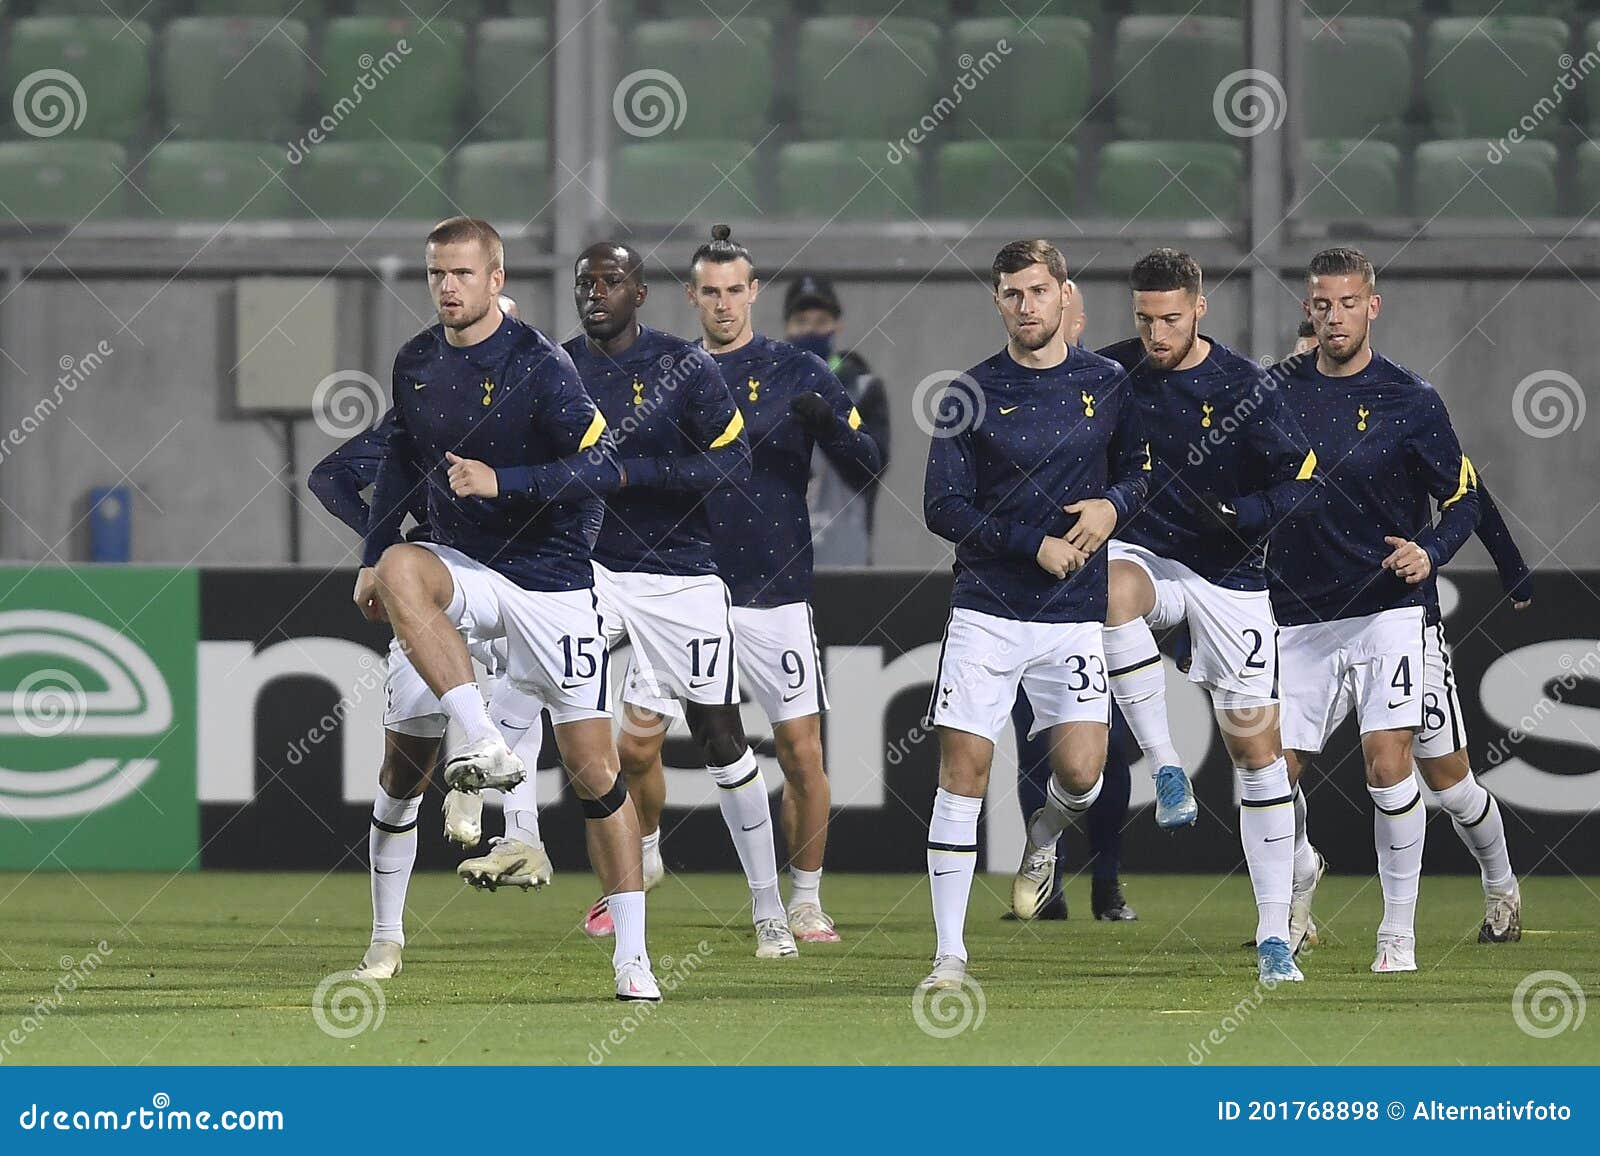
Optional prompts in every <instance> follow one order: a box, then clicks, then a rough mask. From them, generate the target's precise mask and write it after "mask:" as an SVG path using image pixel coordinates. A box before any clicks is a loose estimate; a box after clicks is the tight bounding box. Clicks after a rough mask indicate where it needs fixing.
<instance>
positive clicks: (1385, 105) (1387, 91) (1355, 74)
mask: <svg viewBox="0 0 1600 1156" xmlns="http://www.w3.org/2000/svg"><path fill="white" fill-rule="evenodd" d="M1301 28H1302V35H1303V36H1304V38H1305V39H1304V41H1303V42H1302V44H1303V56H1302V58H1303V59H1304V61H1305V70H1306V71H1305V88H1304V91H1305V93H1306V100H1305V104H1304V114H1305V124H1304V131H1305V133H1306V135H1307V136H1308V137H1313V138H1315V137H1328V138H1332V137H1364V136H1366V135H1367V134H1368V133H1370V132H1372V131H1373V129H1374V128H1376V129H1377V132H1376V134H1375V135H1377V136H1379V137H1381V138H1385V139H1392V138H1394V137H1395V136H1397V135H1398V134H1399V132H1400V128H1401V123H1402V121H1403V119H1404V117H1405V114H1406V109H1407V108H1408V107H1409V106H1410V104H1411V76H1412V66H1411V25H1409V24H1407V23H1405V22H1404V21H1402V20H1383V19H1379V18H1365V17H1355V18H1353V19H1344V18H1340V19H1338V20H1334V21H1331V22H1329V23H1328V24H1326V25H1324V24H1323V22H1322V21H1320V20H1306V21H1304V22H1303V23H1302V26H1301ZM1352 80H1354V81H1357V82H1358V83H1352Z"/></svg>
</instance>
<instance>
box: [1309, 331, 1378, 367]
mask: <svg viewBox="0 0 1600 1156" xmlns="http://www.w3.org/2000/svg"><path fill="white" fill-rule="evenodd" d="M1371 335H1372V331H1371V330H1370V329H1369V330H1366V331H1364V332H1363V333H1362V334H1361V336H1360V337H1359V338H1357V337H1356V336H1355V334H1353V333H1352V334H1349V335H1348V336H1349V337H1350V338H1351V340H1350V341H1349V342H1348V343H1347V344H1346V345H1345V348H1344V352H1343V353H1340V352H1338V351H1337V350H1336V349H1335V348H1334V347H1333V346H1331V345H1329V344H1328V343H1327V342H1326V341H1323V340H1322V335H1321V334H1318V335H1317V348H1318V351H1319V353H1324V354H1326V355H1327V357H1328V360H1329V361H1331V362H1333V363H1334V364H1335V365H1343V364H1345V363H1346V362H1348V361H1350V360H1352V359H1354V358H1355V357H1357V356H1358V355H1359V354H1360V353H1361V351H1362V350H1363V349H1365V348H1366V347H1367V338H1369V337H1370V336H1371Z"/></svg>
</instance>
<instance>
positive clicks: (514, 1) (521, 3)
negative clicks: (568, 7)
mask: <svg viewBox="0 0 1600 1156" xmlns="http://www.w3.org/2000/svg"><path fill="white" fill-rule="evenodd" d="M554 7H555V0H506V15H507V16H517V17H523V18H529V19H531V18H535V17H537V18H539V19H549V17H550V14H551V13H550V10H551V9H552V8H554ZM616 7H618V8H620V7H622V5H621V4H618V5H616ZM700 11H702V12H704V11H705V9H704V8H702V9H701V10H700Z"/></svg>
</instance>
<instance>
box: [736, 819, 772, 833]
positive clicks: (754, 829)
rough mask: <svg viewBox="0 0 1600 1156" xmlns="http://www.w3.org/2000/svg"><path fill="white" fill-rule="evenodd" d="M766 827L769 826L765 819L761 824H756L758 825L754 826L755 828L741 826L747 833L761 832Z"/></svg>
mask: <svg viewBox="0 0 1600 1156" xmlns="http://www.w3.org/2000/svg"><path fill="white" fill-rule="evenodd" d="M766 825H767V821H766V820H765V819H763V820H761V822H759V823H757V824H756V825H755V826H754V827H744V826H741V830H745V831H759V830H761V828H763V827H765V826H766Z"/></svg>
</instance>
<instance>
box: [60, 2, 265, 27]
mask: <svg viewBox="0 0 1600 1156" xmlns="http://www.w3.org/2000/svg"><path fill="white" fill-rule="evenodd" d="M291 2H292V0H291ZM176 7H178V3H177V0H150V2H149V3H148V4H147V3H145V0H40V2H39V3H38V4H36V5H34V9H35V11H37V12H38V13H39V14H40V15H41V16H45V15H48V16H116V17H120V18H121V19H123V20H143V21H144V22H145V23H146V24H158V23H160V21H161V18H162V17H163V16H165V15H166V14H167V13H168V12H169V11H171V10H172V9H174V8H176ZM280 15H281V13H280ZM123 35H127V34H126V33H124V34H123Z"/></svg>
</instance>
